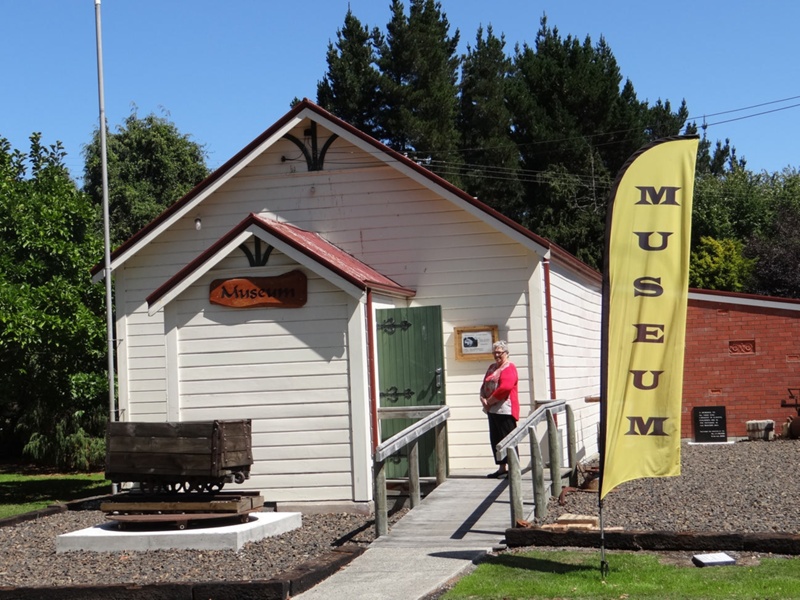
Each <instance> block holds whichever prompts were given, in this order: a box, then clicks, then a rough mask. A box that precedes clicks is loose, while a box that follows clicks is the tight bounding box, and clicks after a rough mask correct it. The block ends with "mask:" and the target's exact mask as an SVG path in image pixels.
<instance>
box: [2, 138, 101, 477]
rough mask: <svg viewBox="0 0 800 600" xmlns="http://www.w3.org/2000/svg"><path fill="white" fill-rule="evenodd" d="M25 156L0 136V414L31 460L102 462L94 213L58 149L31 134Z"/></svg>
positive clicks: (68, 463)
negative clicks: (93, 271)
mask: <svg viewBox="0 0 800 600" xmlns="http://www.w3.org/2000/svg"><path fill="white" fill-rule="evenodd" d="M30 139H31V144H30V151H29V152H28V153H27V155H25V154H23V153H21V152H20V151H19V150H14V151H12V150H11V146H10V144H9V142H8V141H7V140H5V139H2V138H0V411H2V415H3V419H4V424H3V425H0V426H2V427H3V429H4V430H5V429H6V428H12V427H13V429H14V431H15V434H16V435H18V436H19V439H20V440H22V442H23V443H24V452H25V453H26V454H27V455H28V456H30V457H31V458H33V459H36V460H38V461H42V462H45V463H49V464H56V465H58V466H61V467H67V468H88V467H89V466H92V465H97V464H98V462H102V459H103V456H104V450H103V440H102V437H100V436H101V435H102V433H103V428H104V424H105V421H106V419H107V413H106V412H105V411H104V406H107V405H106V401H105V399H106V398H107V377H106V364H105V343H106V334H105V330H106V328H105V320H104V318H103V316H102V315H103V305H104V293H103V288H102V286H97V285H94V284H92V282H91V279H90V269H91V267H92V265H93V264H94V262H96V261H97V259H98V257H99V256H102V248H103V242H102V238H101V237H100V236H99V235H97V228H96V226H95V224H96V217H97V212H96V210H95V208H94V207H93V205H92V203H91V200H90V199H89V197H88V196H87V195H86V194H84V193H82V192H81V191H79V190H78V189H77V188H76V186H75V184H74V182H73V181H72V180H71V179H70V176H69V173H68V172H67V169H66V167H65V166H64V164H63V158H64V155H65V153H64V151H63V150H62V147H61V146H60V144H55V145H52V146H49V147H45V146H44V145H42V144H41V136H40V135H39V134H34V135H33V136H31V138H30Z"/></svg>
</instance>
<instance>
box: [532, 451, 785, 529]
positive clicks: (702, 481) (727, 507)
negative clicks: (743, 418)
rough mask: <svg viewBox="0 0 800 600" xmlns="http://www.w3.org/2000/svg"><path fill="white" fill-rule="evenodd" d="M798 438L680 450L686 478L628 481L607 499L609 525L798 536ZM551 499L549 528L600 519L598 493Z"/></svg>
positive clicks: (682, 468) (548, 518) (607, 522)
mask: <svg viewBox="0 0 800 600" xmlns="http://www.w3.org/2000/svg"><path fill="white" fill-rule="evenodd" d="M798 464H800V440H775V441H771V442H765V441H741V442H736V443H734V444H727V445H724V444H723V445H718V444H711V445H688V444H683V445H682V446H681V475H680V476H679V477H661V478H651V479H636V480H634V481H628V482H626V483H623V484H621V485H619V486H618V487H616V488H614V489H613V490H612V491H611V492H609V493H608V494H607V495H606V497H605V499H604V501H603V519H604V521H605V526H606V527H624V528H625V529H627V530H643V531H702V532H738V533H755V532H762V533H764V532H766V533H769V532H779V533H800V520H798V515H800V476H799V475H798V473H797V471H796V468H797V466H798ZM564 500H565V504H564V506H559V504H558V502H557V501H552V502H551V504H550V507H549V510H548V515H547V518H546V519H545V521H544V522H546V523H553V522H555V520H556V519H557V518H558V516H559V515H561V514H564V513H572V514H581V515H597V514H598V507H597V503H598V502H597V500H598V496H597V493H588V492H571V493H567V494H566V495H565V496H564Z"/></svg>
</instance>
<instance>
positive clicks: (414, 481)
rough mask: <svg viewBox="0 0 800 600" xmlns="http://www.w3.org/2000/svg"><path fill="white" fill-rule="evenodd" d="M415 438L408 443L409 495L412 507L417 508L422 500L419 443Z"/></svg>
mask: <svg viewBox="0 0 800 600" xmlns="http://www.w3.org/2000/svg"><path fill="white" fill-rule="evenodd" d="M417 442H418V440H414V441H412V442H410V443H409V444H408V496H409V498H410V500H411V508H416V507H417V506H418V505H419V502H420V492H419V444H418V443H417Z"/></svg>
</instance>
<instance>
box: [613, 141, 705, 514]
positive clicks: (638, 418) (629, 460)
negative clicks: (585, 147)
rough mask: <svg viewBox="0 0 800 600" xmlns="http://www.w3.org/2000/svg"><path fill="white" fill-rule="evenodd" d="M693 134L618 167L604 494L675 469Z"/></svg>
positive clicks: (649, 149)
mask: <svg viewBox="0 0 800 600" xmlns="http://www.w3.org/2000/svg"><path fill="white" fill-rule="evenodd" d="M697 147H698V139H697V137H695V136H691V137H689V136H682V137H675V138H669V139H664V140H660V141H657V142H654V143H653V144H650V145H649V146H646V147H645V148H643V149H642V150H640V151H639V152H637V153H636V154H635V155H634V156H633V157H631V159H629V160H628V162H627V164H626V165H625V166H624V167H623V168H622V169H621V170H620V173H619V175H618V176H617V180H616V182H615V185H614V189H613V190H612V192H611V198H610V202H609V207H608V220H607V228H606V254H605V269H604V276H603V348H602V353H603V355H602V361H603V364H602V370H601V372H602V375H601V377H602V378H603V381H602V399H601V415H600V436H601V437H600V460H601V465H600V467H601V468H600V471H601V484H600V500H601V501H602V499H603V498H604V497H605V495H606V494H608V492H610V491H611V490H612V489H614V488H615V487H616V486H618V485H619V484H621V483H623V482H625V481H630V480H632V479H638V478H641V477H669V476H674V475H680V471H681V456H680V451H681V447H680V442H681V400H682V392H683V352H684V340H685V337H686V302H687V296H688V289H689V252H690V238H691V225H692V195H693V192H694V176H695V162H696V159H697Z"/></svg>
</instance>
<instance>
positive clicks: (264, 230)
mask: <svg viewBox="0 0 800 600" xmlns="http://www.w3.org/2000/svg"><path fill="white" fill-rule="evenodd" d="M254 235H255V236H257V237H259V238H260V239H262V240H264V241H265V242H267V243H269V244H270V245H272V246H274V247H276V248H277V249H278V250H280V251H281V252H283V253H284V254H286V255H288V256H289V257H290V258H292V259H294V260H296V261H297V262H299V263H300V264H303V265H304V266H306V267H308V268H310V269H311V270H312V271H314V272H315V273H317V274H318V275H320V276H321V277H323V278H324V279H326V280H328V281H331V282H332V283H333V284H334V285H337V286H338V287H340V288H342V289H344V290H345V291H348V292H349V293H351V295H354V296H356V295H360V293H361V292H365V291H367V290H375V291H378V292H381V293H383V294H386V295H389V296H399V297H404V298H410V297H412V296H414V294H415V291H414V290H410V289H408V288H404V287H403V286H401V285H398V284H397V283H395V282H394V281H392V280H391V279H390V278H388V277H386V276H385V275H383V274H381V273H379V272H378V271H376V270H375V269H373V268H372V267H370V266H368V265H365V264H364V263H363V262H361V261H360V260H358V259H356V258H355V257H353V256H352V255H350V254H348V253H347V252H345V251H344V250H342V249H340V248H338V247H336V246H334V245H333V244H331V243H330V242H328V241H327V240H325V239H323V238H322V237H321V236H320V235H319V234H317V233H313V232H311V231H306V230H304V229H300V228H299V227H295V226H293V225H289V224H288V223H280V222H278V221H275V220H272V219H264V218H262V217H259V216H258V215H255V214H250V215H249V216H248V217H247V218H246V219H244V220H243V221H242V222H241V223H239V224H238V225H237V226H236V227H234V228H233V229H231V230H230V231H229V232H228V233H226V234H225V235H224V236H222V237H221V238H220V239H219V240H218V241H217V242H216V243H215V244H214V245H213V246H211V247H210V248H208V249H207V250H206V251H205V252H203V253H202V254H201V255H200V256H198V257H197V258H195V259H194V260H193V261H192V262H190V263H189V264H188V265H186V266H185V267H184V268H183V269H181V270H180V271H179V272H178V273H177V274H175V276H174V277H172V278H171V279H169V280H168V281H167V282H166V283H164V284H163V285H162V286H161V287H159V288H158V289H157V290H155V291H154V292H153V293H152V294H150V295H149V296H148V297H147V305H148V311H149V312H150V313H151V314H152V313H155V312H157V311H158V310H159V309H160V308H161V307H162V306H164V305H165V304H167V303H169V301H170V300H172V299H173V298H175V297H176V296H177V295H178V294H180V293H181V292H182V291H183V290H185V289H186V288H187V287H189V286H190V285H191V284H192V283H194V282H195V281H197V279H199V278H200V277H201V276H202V275H203V274H205V273H206V272H208V271H209V270H210V269H212V268H213V267H214V265H216V264H217V263H218V262H219V261H221V260H222V259H224V258H225V257H226V256H228V255H229V254H230V253H231V252H232V251H233V250H235V249H236V248H237V247H238V246H239V245H241V244H242V243H244V242H245V241H246V240H247V239H249V238H250V237H252V236H254Z"/></svg>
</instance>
